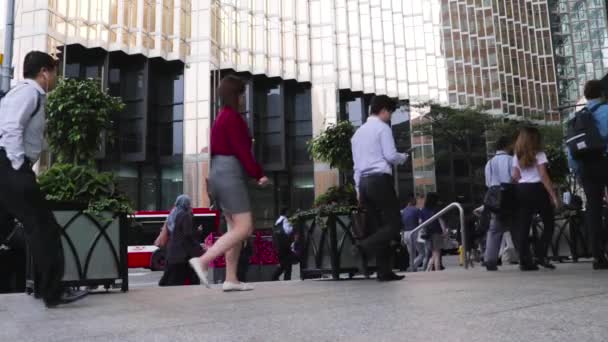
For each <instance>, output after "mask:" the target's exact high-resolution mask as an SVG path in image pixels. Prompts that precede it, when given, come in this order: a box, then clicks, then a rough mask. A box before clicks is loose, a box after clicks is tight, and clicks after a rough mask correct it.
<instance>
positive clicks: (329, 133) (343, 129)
mask: <svg viewBox="0 0 608 342" xmlns="http://www.w3.org/2000/svg"><path fill="white" fill-rule="evenodd" d="M353 134H355V127H354V126H353V125H352V124H351V123H350V121H348V120H345V121H340V122H338V123H337V124H335V125H330V126H329V127H327V128H326V129H325V131H323V132H322V133H321V134H319V135H318V136H317V137H315V138H313V139H312V140H310V141H309V142H308V152H309V153H310V155H311V157H312V158H313V159H315V160H317V161H320V162H323V163H327V164H329V166H330V167H331V168H336V169H338V170H340V171H346V170H352V168H353V155H352V148H351V143H350V140H351V138H352V137H353Z"/></svg>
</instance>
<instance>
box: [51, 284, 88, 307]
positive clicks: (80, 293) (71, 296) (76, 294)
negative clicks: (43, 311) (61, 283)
mask: <svg viewBox="0 0 608 342" xmlns="http://www.w3.org/2000/svg"><path fill="white" fill-rule="evenodd" d="M88 294H89V291H86V290H72V289H70V288H66V289H65V290H64V291H63V293H62V294H61V296H60V297H59V299H55V300H45V301H44V304H45V305H46V307H47V308H54V307H56V306H57V305H63V304H70V303H73V302H75V301H77V300H81V299H82V298H84V297H86V296H87V295H88Z"/></svg>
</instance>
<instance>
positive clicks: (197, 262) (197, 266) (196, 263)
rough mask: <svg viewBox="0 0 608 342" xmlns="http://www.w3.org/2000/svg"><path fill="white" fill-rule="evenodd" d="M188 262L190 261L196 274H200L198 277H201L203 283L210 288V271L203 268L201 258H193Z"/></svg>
mask: <svg viewBox="0 0 608 342" xmlns="http://www.w3.org/2000/svg"><path fill="white" fill-rule="evenodd" d="M188 262H189V263H190V267H192V269H193V270H194V273H196V275H197V276H198V279H200V281H201V284H202V285H205V287H206V288H210V287H209V278H207V274H208V273H209V272H207V271H205V270H203V266H202V265H201V259H199V258H192V259H190V260H189V261H188Z"/></svg>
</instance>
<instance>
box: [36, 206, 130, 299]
mask: <svg viewBox="0 0 608 342" xmlns="http://www.w3.org/2000/svg"><path fill="white" fill-rule="evenodd" d="M69 207H70V206H69V205H61V206H56V208H55V210H53V213H54V214H55V218H56V219H57V222H58V223H59V225H60V226H61V241H62V244H63V254H64V260H65V273H64V276H63V282H64V285H65V286H89V287H98V286H104V287H105V288H106V289H109V288H111V287H113V288H118V287H120V289H121V290H122V291H123V292H125V291H128V289H129V274H128V264H127V262H128V261H127V260H128V257H127V235H128V234H127V230H128V225H127V224H126V218H124V217H115V218H113V217H112V214H111V213H103V214H102V216H103V218H104V219H103V220H100V219H97V218H95V217H93V216H91V215H88V214H85V213H84V212H83V208H82V207H80V208H78V207H77V206H72V209H70V208H69ZM74 207H76V208H75V209H74ZM28 260H29V261H30V262H28V266H29V267H28V281H27V291H28V292H29V293H31V292H33V291H34V288H35V287H34V279H32V277H31V276H29V275H31V274H33V273H32V272H31V267H32V263H31V259H29V257H28Z"/></svg>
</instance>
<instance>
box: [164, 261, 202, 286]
mask: <svg viewBox="0 0 608 342" xmlns="http://www.w3.org/2000/svg"><path fill="white" fill-rule="evenodd" d="M188 281H189V282H190V285H200V283H201V282H200V280H199V279H198V277H197V276H196V273H195V272H194V270H193V269H192V267H190V265H189V264H188V262H187V261H185V262H182V263H176V264H167V265H165V273H163V277H162V278H161V279H160V281H159V283H158V285H159V286H182V285H186V283H187V282H188Z"/></svg>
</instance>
